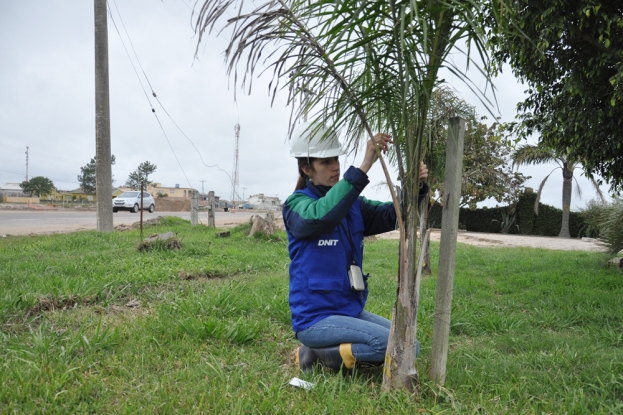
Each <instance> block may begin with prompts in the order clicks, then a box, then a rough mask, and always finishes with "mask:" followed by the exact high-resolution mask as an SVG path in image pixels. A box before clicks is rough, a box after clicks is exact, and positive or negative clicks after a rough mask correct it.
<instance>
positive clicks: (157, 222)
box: [115, 216, 162, 231]
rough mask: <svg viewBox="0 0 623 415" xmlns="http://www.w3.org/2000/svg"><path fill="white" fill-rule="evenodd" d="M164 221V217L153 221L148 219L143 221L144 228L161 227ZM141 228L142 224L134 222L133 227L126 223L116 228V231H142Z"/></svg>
mask: <svg viewBox="0 0 623 415" xmlns="http://www.w3.org/2000/svg"><path fill="white" fill-rule="evenodd" d="M161 221H162V216H158V217H155V218H152V219H147V220H144V221H143V227H146V226H155V225H160V222H161ZM140 228H141V222H140V221H138V222H134V223H133V224H131V225H127V224H125V223H122V224H121V225H117V226H115V230H117V231H129V230H131V229H140Z"/></svg>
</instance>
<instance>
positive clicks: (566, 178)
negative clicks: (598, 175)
mask: <svg viewBox="0 0 623 415" xmlns="http://www.w3.org/2000/svg"><path fill="white" fill-rule="evenodd" d="M511 158H512V159H513V166H519V165H522V164H526V165H529V164H542V163H552V162H553V163H556V164H558V167H555V168H554V170H558V169H561V170H562V179H563V182H562V225H561V227H560V234H559V235H558V236H559V237H561V238H571V234H570V233H569V212H570V211H571V193H572V191H573V184H572V183H573V179H574V177H573V171H574V170H575V169H576V168H578V167H580V166H581V165H582V164H581V163H580V161H579V160H577V159H574V158H572V157H570V156H569V155H567V154H564V153H563V152H561V151H557V150H553V149H551V148H547V147H545V145H544V144H539V145H536V146H534V145H530V144H524V145H522V146H519V147H518V148H517V150H515V151H514V152H513V154H512V155H511ZM554 170H552V171H551V172H550V173H549V174H548V175H547V176H545V178H544V179H543V181H542V182H541V184H540V185H539V190H538V192H537V194H536V200H535V202H534V212H535V213H536V214H537V215H538V214H539V201H540V199H541V191H542V190H543V186H545V182H547V179H548V178H549V176H550V175H551V174H552V173H553V172H554ZM589 180H590V182H591V183H592V185H593V187H594V188H595V192H596V193H597V195H598V196H599V197H600V199H601V200H602V201H605V198H604V196H603V194H602V193H601V190H600V189H599V184H598V183H597V182H596V181H595V180H593V179H592V178H590V177H589ZM576 184H577V179H576ZM577 190H578V195H581V192H580V187H579V186H577Z"/></svg>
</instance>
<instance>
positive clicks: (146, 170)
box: [125, 161, 157, 190]
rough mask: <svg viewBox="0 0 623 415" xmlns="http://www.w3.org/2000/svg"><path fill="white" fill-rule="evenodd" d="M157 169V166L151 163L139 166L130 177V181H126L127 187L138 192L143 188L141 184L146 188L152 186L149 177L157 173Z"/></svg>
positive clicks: (143, 163)
mask: <svg viewBox="0 0 623 415" xmlns="http://www.w3.org/2000/svg"><path fill="white" fill-rule="evenodd" d="M156 168H157V166H156V165H155V164H151V163H150V162H149V161H144V162H142V163H141V164H139V166H138V168H137V169H136V170H134V171H133V172H132V173H130V175H129V176H128V180H126V181H125V185H126V187H129V188H130V189H136V190H138V189H140V188H141V183H143V184H144V185H145V186H147V185H149V184H151V182H150V181H149V175H150V174H152V173H153V172H155V171H156Z"/></svg>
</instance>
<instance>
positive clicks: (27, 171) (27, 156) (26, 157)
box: [26, 146, 28, 181]
mask: <svg viewBox="0 0 623 415" xmlns="http://www.w3.org/2000/svg"><path fill="white" fill-rule="evenodd" d="M26 181H28V146H26Z"/></svg>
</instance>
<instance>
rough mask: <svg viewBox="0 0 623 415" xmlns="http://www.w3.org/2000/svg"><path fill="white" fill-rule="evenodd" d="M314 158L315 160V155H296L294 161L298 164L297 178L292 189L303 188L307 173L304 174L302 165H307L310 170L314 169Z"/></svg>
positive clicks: (305, 183)
mask: <svg viewBox="0 0 623 415" xmlns="http://www.w3.org/2000/svg"><path fill="white" fill-rule="evenodd" d="M314 160H316V158H315V157H297V158H296V161H297V163H298V166H299V178H298V180H297V181H296V188H295V189H294V190H295V191H296V190H303V189H305V188H306V187H307V175H306V174H305V172H304V171H303V168H304V167H309V168H310V169H312V171H313V170H314Z"/></svg>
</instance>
